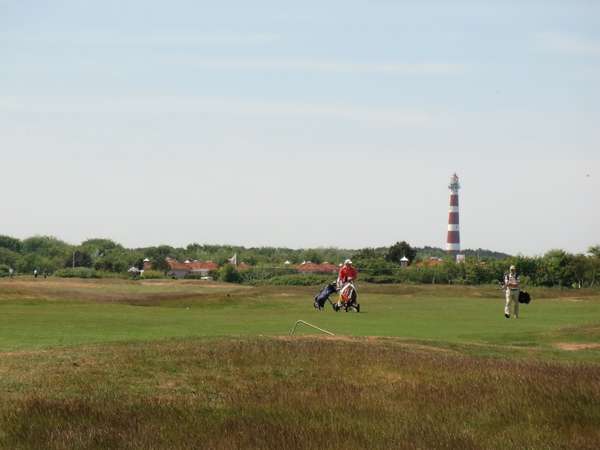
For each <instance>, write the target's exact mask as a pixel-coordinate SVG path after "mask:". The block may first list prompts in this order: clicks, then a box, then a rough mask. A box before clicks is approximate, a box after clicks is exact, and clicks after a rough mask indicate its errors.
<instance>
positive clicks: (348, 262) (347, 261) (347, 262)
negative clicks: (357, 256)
mask: <svg viewBox="0 0 600 450" xmlns="http://www.w3.org/2000/svg"><path fill="white" fill-rule="evenodd" d="M346 264H352V261H350V260H349V259H347V260H346V261H344V265H346Z"/></svg>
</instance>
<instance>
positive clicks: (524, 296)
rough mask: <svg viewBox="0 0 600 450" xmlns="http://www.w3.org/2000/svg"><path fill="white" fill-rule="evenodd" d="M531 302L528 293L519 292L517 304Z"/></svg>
mask: <svg viewBox="0 0 600 450" xmlns="http://www.w3.org/2000/svg"><path fill="white" fill-rule="evenodd" d="M530 301H531V296H530V295H529V292H525V291H521V292H519V303H525V304H527V303H529V302H530Z"/></svg>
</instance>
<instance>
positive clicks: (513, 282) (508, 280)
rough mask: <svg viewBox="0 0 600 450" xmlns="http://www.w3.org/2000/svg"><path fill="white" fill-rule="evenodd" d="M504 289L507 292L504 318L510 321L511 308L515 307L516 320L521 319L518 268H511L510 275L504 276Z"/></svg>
mask: <svg viewBox="0 0 600 450" xmlns="http://www.w3.org/2000/svg"><path fill="white" fill-rule="evenodd" d="M504 289H505V292H506V306H505V307H504V317H506V318H507V319H510V309H511V308H510V306H511V304H512V305H513V311H514V315H515V319H518V318H519V275H517V268H516V267H515V266H510V270H509V272H508V273H506V274H504Z"/></svg>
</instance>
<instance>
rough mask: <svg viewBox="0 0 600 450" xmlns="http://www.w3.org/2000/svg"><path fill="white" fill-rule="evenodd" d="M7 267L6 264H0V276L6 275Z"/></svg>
mask: <svg viewBox="0 0 600 450" xmlns="http://www.w3.org/2000/svg"><path fill="white" fill-rule="evenodd" d="M8 269H9V267H8V266H7V265H6V264H0V278H2V277H7V276H8Z"/></svg>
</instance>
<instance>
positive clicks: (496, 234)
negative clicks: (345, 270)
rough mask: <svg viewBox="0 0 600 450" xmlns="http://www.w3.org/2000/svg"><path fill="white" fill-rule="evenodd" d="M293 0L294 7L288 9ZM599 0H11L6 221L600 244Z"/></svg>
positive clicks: (417, 242) (0, 117)
mask: <svg viewBox="0 0 600 450" xmlns="http://www.w3.org/2000/svg"><path fill="white" fill-rule="evenodd" d="M292 3H293V4H292ZM599 124H600V2H598V1H585V0H580V1H577V0H574V1H569V2H564V1H552V0H545V1H533V0H521V1H508V0H506V1H495V2H492V1H488V2H481V1H460V0H459V1H452V2H448V1H436V0H425V1H402V0H395V1H393V0H371V1H357V0H343V1H342V0H330V1H323V0H321V1H313V0H304V1H302V2H281V1H275V0H255V1H252V2H248V1H241V0H240V1H230V0H222V1H220V2H207V1H191V0H190V1H185V0H170V1H169V2H164V1H154V0H144V1H141V0H130V1H125V0H119V1H115V0H103V1H86V0H52V1H43V0H35V1H33V0H18V1H17V0H14V1H13V0H0V167H1V169H0V170H1V172H0V173H1V175H0V195H1V197H0V234H8V235H11V236H15V237H19V238H25V237H28V236H32V235H53V236H56V237H58V238H61V239H63V240H66V241H68V242H71V243H78V242H81V241H83V240H85V239H88V238H92V237H107V238H111V239H114V240H116V241H118V242H120V243H122V244H124V245H126V246H128V247H138V246H147V245H158V244H170V245H176V246H179V245H186V244H188V243H192V242H199V243H212V244H224V243H228V244H236V245H245V246H286V247H295V248H298V247H324V246H336V247H343V248H362V247H376V246H389V245H391V244H393V243H394V242H396V241H399V240H406V241H408V242H409V243H411V244H412V245H414V246H424V245H430V246H439V247H444V246H445V239H446V229H447V218H448V197H449V193H448V188H447V185H448V183H449V180H450V176H451V175H452V174H453V173H454V172H456V173H457V174H458V175H459V177H460V180H461V184H462V189H461V191H460V221H461V244H462V247H463V248H488V249H493V250H497V251H505V252H508V253H512V254H517V253H521V254H525V255H537V254H543V253H544V252H546V251H547V250H549V249H552V248H563V249H565V250H568V251H572V252H584V251H586V249H587V248H588V247H589V246H591V245H596V244H600V202H599V197H600V125H599Z"/></svg>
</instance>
